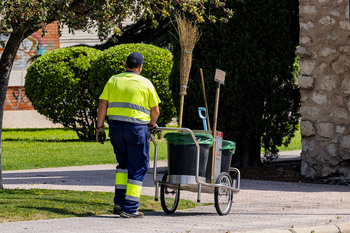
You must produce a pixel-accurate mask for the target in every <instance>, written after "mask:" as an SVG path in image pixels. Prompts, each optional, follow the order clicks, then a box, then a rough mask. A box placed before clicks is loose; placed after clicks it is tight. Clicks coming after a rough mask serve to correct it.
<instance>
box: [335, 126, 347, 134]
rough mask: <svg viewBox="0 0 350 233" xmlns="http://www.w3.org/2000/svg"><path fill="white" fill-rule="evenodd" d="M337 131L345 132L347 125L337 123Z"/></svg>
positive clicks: (339, 132)
mask: <svg viewBox="0 0 350 233" xmlns="http://www.w3.org/2000/svg"><path fill="white" fill-rule="evenodd" d="M335 132H337V133H338V134H343V133H344V132H345V125H337V126H336V127H335Z"/></svg>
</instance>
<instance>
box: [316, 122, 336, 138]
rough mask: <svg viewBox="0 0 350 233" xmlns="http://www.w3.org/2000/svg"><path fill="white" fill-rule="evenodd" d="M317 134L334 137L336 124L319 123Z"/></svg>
mask: <svg viewBox="0 0 350 233" xmlns="http://www.w3.org/2000/svg"><path fill="white" fill-rule="evenodd" d="M316 129H317V135H318V136H319V137H323V138H333V135H334V124H333V123H318V124H316Z"/></svg>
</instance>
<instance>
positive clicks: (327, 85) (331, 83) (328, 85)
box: [320, 75, 335, 91]
mask: <svg viewBox="0 0 350 233" xmlns="http://www.w3.org/2000/svg"><path fill="white" fill-rule="evenodd" d="M320 87H321V89H322V90H325V91H333V90H334V88H335V80H334V78H333V76H331V75H324V76H323V77H322V81H321V85H320Z"/></svg>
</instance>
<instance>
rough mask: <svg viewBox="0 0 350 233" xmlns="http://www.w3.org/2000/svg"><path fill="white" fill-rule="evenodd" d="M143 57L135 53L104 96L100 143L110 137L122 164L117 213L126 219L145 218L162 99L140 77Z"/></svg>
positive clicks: (117, 182) (100, 108) (99, 117)
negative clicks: (152, 134) (145, 189)
mask: <svg viewBox="0 0 350 233" xmlns="http://www.w3.org/2000/svg"><path fill="white" fill-rule="evenodd" d="M142 67H143V56H142V54H140V53H137V52H133V53H131V54H130V55H129V56H128V58H127V60H126V70H125V71H124V72H122V73H120V74H118V75H114V76H112V77H111V78H110V79H109V81H108V82H107V84H106V85H105V87H104V90H103V92H102V94H101V96H100V103H99V106H98V112H97V128H96V140H97V141H98V142H100V143H102V144H103V142H104V141H105V140H106V134H105V131H104V121H105V117H106V115H107V117H108V123H109V137H110V139H111V144H112V145H113V149H114V153H115V155H116V159H117V162H118V165H117V171H116V178H115V197H114V210H113V212H114V213H115V214H117V215H120V217H123V218H142V217H143V216H144V215H143V213H142V212H140V211H138V207H139V200H140V196H141V188H142V183H143V180H144V177H145V175H146V172H147V170H148V169H149V145H150V140H149V130H151V129H154V128H155V127H157V124H156V122H157V119H158V116H159V103H160V99H159V97H158V95H157V92H156V90H155V88H154V86H153V85H152V83H151V81H150V80H149V79H147V78H145V77H143V76H141V75H140V73H141V71H142Z"/></svg>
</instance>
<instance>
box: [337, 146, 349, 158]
mask: <svg viewBox="0 0 350 233" xmlns="http://www.w3.org/2000/svg"><path fill="white" fill-rule="evenodd" d="M339 157H340V158H341V159H343V160H349V159H350V152H349V150H348V148H347V149H340V150H339Z"/></svg>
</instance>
